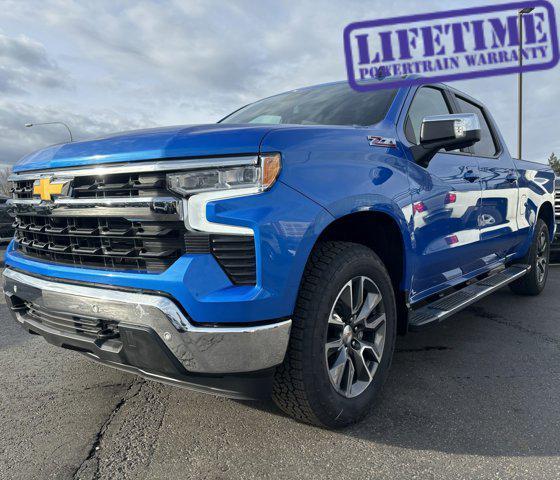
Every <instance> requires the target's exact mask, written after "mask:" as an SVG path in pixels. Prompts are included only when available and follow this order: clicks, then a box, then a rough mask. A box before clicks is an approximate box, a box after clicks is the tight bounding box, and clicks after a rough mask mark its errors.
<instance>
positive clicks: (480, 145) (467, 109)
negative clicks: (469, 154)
mask: <svg viewBox="0 0 560 480" xmlns="http://www.w3.org/2000/svg"><path fill="white" fill-rule="evenodd" d="M456 98H457V103H458V104H459V110H460V111H461V112H462V113H476V114H477V115H478V119H479V121H480V142H476V143H475V144H474V145H473V146H472V147H471V149H472V151H473V153H474V154H475V155H481V156H484V157H493V156H494V155H496V151H497V149H496V144H495V142H494V138H493V137H492V132H491V131H490V127H489V126H488V122H487V121H486V117H485V116H484V113H483V111H482V109H481V108H480V107H477V106H476V105H475V104H473V103H471V102H469V101H467V100H465V99H464V98H461V97H456Z"/></svg>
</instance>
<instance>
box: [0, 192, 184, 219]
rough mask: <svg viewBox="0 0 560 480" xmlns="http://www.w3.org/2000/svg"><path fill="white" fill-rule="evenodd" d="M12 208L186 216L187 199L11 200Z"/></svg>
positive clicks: (20, 211)
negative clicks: (184, 207)
mask: <svg viewBox="0 0 560 480" xmlns="http://www.w3.org/2000/svg"><path fill="white" fill-rule="evenodd" d="M6 204H7V205H8V212H9V213H10V215H12V216H15V215H18V214H24V215H36V216H45V215H49V216H50V215H52V216H57V217H92V216H93V217H95V216H100V217H101V216H103V217H124V218H151V219H154V220H183V202H182V201H181V199H178V198H175V197H130V198H119V197H113V198H60V199H56V200H53V201H43V200H40V199H29V198H25V199H17V198H10V199H8V200H7V202H6Z"/></svg>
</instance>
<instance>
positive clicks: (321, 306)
mask: <svg viewBox="0 0 560 480" xmlns="http://www.w3.org/2000/svg"><path fill="white" fill-rule="evenodd" d="M355 247H356V248H353V249H350V250H347V251H345V252H344V253H343V254H342V255H340V256H338V257H337V258H336V260H335V261H334V262H333V263H332V264H331V265H330V267H331V268H329V269H328V274H327V275H325V277H326V278H323V279H322V281H321V282H319V284H318V285H317V288H316V291H315V292H314V293H315V295H314V296H315V297H316V299H314V300H315V305H316V306H317V308H316V309H314V311H313V313H312V315H313V316H314V318H313V319H310V320H312V325H313V327H312V328H309V329H306V331H305V333H304V335H305V336H306V337H307V338H306V339H305V341H304V344H306V346H307V347H308V348H307V349H306V352H305V353H304V357H305V358H304V361H305V362H306V363H308V368H305V367H304V372H305V377H306V378H305V385H306V390H307V396H308V399H309V402H310V404H311V405H313V406H314V410H315V414H316V415H317V417H318V418H319V419H320V421H321V422H322V423H324V424H325V425H327V426H331V427H336V426H343V425H346V424H349V423H353V422H355V421H357V420H359V419H360V418H362V417H363V416H364V415H365V414H367V412H368V411H369V410H370V408H371V406H372V402H373V400H374V398H375V396H376V395H377V393H378V391H379V390H380V388H381V386H382V385H383V383H384V381H385V379H386V377H387V373H388V370H389V367H390V365H391V360H392V356H393V351H394V345H395V338H396V324H397V313H396V307H395V295H394V291H393V287H392V284H391V280H390V277H389V275H388V273H387V271H386V269H385V267H384V266H383V264H382V263H381V261H380V260H379V258H378V257H377V256H376V255H375V254H374V253H373V251H371V250H369V249H367V248H365V247H362V246H360V245H356V246H355ZM360 275H363V276H367V277H369V278H371V280H373V281H374V283H375V284H376V285H377V287H378V288H379V290H380V292H381V294H382V297H383V302H384V308H385V314H386V317H387V320H386V339H385V346H384V350H383V356H382V359H381V363H380V365H379V367H378V368H377V371H376V373H375V376H374V378H373V380H372V382H371V384H370V385H369V386H368V388H367V389H366V390H365V391H364V392H363V393H361V394H360V395H358V396H357V397H354V398H346V397H344V396H342V395H341V394H339V393H338V392H337V391H336V390H335V389H334V387H333V386H332V384H331V382H330V379H329V375H328V370H327V365H326V359H325V350H324V349H325V343H326V335H327V321H328V318H329V314H330V311H331V308H332V306H333V304H334V302H335V300H336V297H337V295H338V293H339V292H340V290H341V289H342V287H343V286H344V285H345V284H346V283H347V282H348V281H349V280H350V279H352V278H354V277H356V276H360Z"/></svg>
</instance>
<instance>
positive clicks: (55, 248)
mask: <svg viewBox="0 0 560 480" xmlns="http://www.w3.org/2000/svg"><path fill="white" fill-rule="evenodd" d="M14 228H15V240H16V242H17V246H18V249H19V250H21V252H22V253H23V254H25V255H29V256H32V257H36V258H40V259H42V260H46V261H51V262H55V263H64V264H70V265H79V266H88V267H102V268H111V269H132V270H140V271H147V272H159V271H162V270H165V269H166V268H167V267H169V266H170V265H171V264H172V263H173V262H174V261H175V260H177V258H179V257H180V256H181V255H182V254H183V252H184V243H183V234H184V231H185V227H184V224H183V222H167V223H157V222H149V221H130V220H127V219H124V218H102V217H101V218H100V217H94V218H91V217H90V218H79V217H77V218H76V217H48V216H45V217H41V216H27V215H18V216H17V217H16V221H15V223H14Z"/></svg>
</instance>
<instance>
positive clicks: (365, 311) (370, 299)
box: [354, 293, 381, 323]
mask: <svg viewBox="0 0 560 480" xmlns="http://www.w3.org/2000/svg"><path fill="white" fill-rule="evenodd" d="M379 302H381V295H380V294H378V293H368V294H367V295H366V299H365V300H364V303H363V304H362V308H361V309H360V312H359V313H358V316H357V317H356V320H355V322H354V323H360V322H366V323H367V318H368V317H369V316H370V315H371V312H373V310H374V309H375V307H377V305H379Z"/></svg>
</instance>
